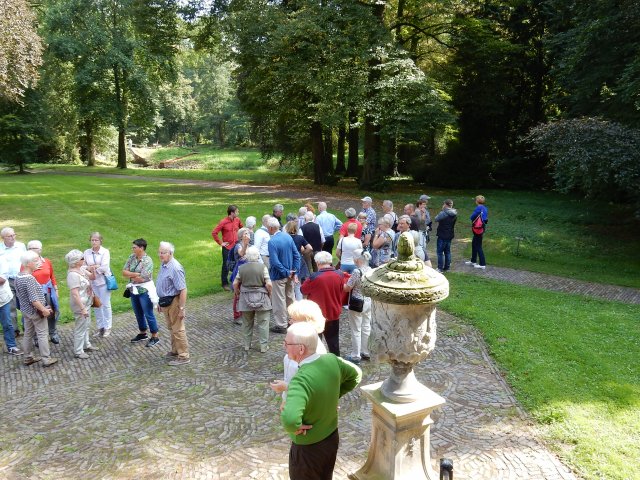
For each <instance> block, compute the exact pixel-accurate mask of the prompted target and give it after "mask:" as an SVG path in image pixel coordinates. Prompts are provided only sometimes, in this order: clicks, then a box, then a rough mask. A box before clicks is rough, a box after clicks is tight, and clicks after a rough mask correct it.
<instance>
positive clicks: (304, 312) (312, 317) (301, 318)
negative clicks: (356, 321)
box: [269, 300, 327, 410]
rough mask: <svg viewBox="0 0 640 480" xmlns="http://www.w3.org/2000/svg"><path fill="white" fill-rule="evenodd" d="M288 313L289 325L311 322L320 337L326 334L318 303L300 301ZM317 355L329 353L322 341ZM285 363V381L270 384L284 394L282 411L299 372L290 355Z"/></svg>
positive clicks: (273, 388) (292, 305) (277, 391)
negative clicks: (290, 387) (288, 392)
mask: <svg viewBox="0 0 640 480" xmlns="http://www.w3.org/2000/svg"><path fill="white" fill-rule="evenodd" d="M287 313H288V314H289V317H290V319H289V323H296V322H309V323H312V324H313V325H314V326H315V327H316V331H317V332H318V335H320V334H321V333H322V332H324V323H325V318H324V315H322V310H320V307H319V306H318V304H317V303H316V302H313V301H311V300H299V301H297V302H293V303H292V304H291V305H289V308H287ZM316 353H318V354H320V355H322V354H323V353H327V348H326V347H325V345H324V343H322V341H321V340H320V339H318V348H317V349H316ZM283 363H284V380H274V381H273V382H271V383H270V384H269V386H270V387H271V389H272V390H273V391H274V392H276V393H282V404H281V405H280V410H282V409H283V408H284V402H285V401H286V399H287V389H288V388H289V382H290V381H291V379H292V378H293V376H294V375H295V374H296V372H297V371H298V362H295V361H294V360H291V359H290V358H289V355H287V354H285V355H284V359H283Z"/></svg>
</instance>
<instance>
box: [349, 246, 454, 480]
mask: <svg viewBox="0 0 640 480" xmlns="http://www.w3.org/2000/svg"><path fill="white" fill-rule="evenodd" d="M363 291H364V294H365V295H367V296H369V297H371V299H372V325H371V327H372V328H371V338H370V340H369V347H370V350H371V353H372V355H373V356H374V357H375V359H376V360H378V361H382V362H388V363H390V364H391V373H390V375H389V378H387V379H386V380H385V381H384V382H378V383H375V384H372V385H365V386H363V387H362V388H361V390H362V392H363V393H364V395H365V396H366V397H367V398H368V400H369V401H370V402H371V404H372V408H373V411H372V429H371V443H370V445H369V453H368V456H367V461H366V462H365V464H364V465H363V466H362V467H361V468H360V469H359V470H358V471H356V472H353V473H351V474H349V478H350V479H351V480H400V479H402V480H436V479H437V474H436V472H435V470H434V469H433V467H432V464H431V454H430V450H431V445H430V444H431V425H432V424H433V421H432V420H431V412H432V411H433V410H434V409H435V408H437V407H440V406H441V405H443V404H444V403H445V400H444V398H442V397H441V396H440V395H438V394H437V393H435V392H433V391H432V390H430V389H429V388H427V387H426V386H425V385H422V384H421V383H420V382H418V380H417V379H416V376H415V374H414V372H413V368H414V366H415V364H416V363H418V362H419V361H421V360H424V359H425V358H427V357H428V356H429V354H430V353H431V352H432V351H433V349H434V348H435V343H436V304H437V303H438V302H440V301H442V300H444V299H445V298H447V296H448V295H449V282H448V281H447V279H446V278H445V277H444V276H443V275H442V274H440V273H438V272H436V271H435V270H434V269H432V268H430V267H427V266H425V265H424V263H423V262H422V261H421V260H420V259H418V258H417V257H416V256H415V255H414V245H413V237H412V236H411V235H410V234H409V233H402V235H401V236H400V239H399V240H398V258H397V260H393V261H391V262H389V263H388V264H386V265H384V266H382V267H380V268H377V269H375V270H373V271H372V272H370V273H369V274H368V275H366V276H365V277H364V280H363Z"/></svg>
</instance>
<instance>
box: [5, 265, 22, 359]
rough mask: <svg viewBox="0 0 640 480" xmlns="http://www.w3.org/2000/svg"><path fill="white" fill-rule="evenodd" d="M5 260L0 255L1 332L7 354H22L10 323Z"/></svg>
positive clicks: (8, 289) (8, 288) (9, 297)
mask: <svg viewBox="0 0 640 480" xmlns="http://www.w3.org/2000/svg"><path fill="white" fill-rule="evenodd" d="M6 271H7V262H6V261H5V259H4V258H3V257H0V325H2V333H3V335H4V346H5V347H6V348H7V353H8V354H9V355H22V350H20V348H19V347H18V345H17V343H16V337H15V331H14V329H13V325H12V324H11V301H12V300H13V293H11V288H10V287H9V281H8V280H7V277H8V276H9V275H7V273H6Z"/></svg>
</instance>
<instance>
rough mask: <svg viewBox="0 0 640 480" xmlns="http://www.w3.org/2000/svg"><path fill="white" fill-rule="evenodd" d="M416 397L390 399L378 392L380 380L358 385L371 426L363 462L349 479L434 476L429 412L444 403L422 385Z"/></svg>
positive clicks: (432, 479)
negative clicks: (369, 409)
mask: <svg viewBox="0 0 640 480" xmlns="http://www.w3.org/2000/svg"><path fill="white" fill-rule="evenodd" d="M421 390H422V395H421V398H420V399H419V400H416V401H413V402H411V403H392V402H389V401H388V400H387V398H386V397H385V396H384V395H383V393H382V382H380V383H375V384H373V385H367V386H365V387H362V391H363V392H364V393H365V395H366V396H367V398H368V399H369V401H370V402H371V404H372V405H373V429H372V432H371V445H370V447H369V456H368V457H367V461H366V462H365V464H364V465H363V466H362V468H360V470H358V471H357V472H355V473H352V474H350V475H349V478H350V479H351V480H389V479H396V480H397V479H406V480H436V479H437V478H438V476H437V474H436V472H435V471H434V470H433V468H432V467H431V458H430V453H429V452H430V441H431V432H430V430H431V424H432V423H433V421H432V420H431V412H432V411H433V410H434V409H435V408H437V407H439V406H441V405H443V404H444V403H445V400H444V398H442V397H441V396H440V395H438V394H437V393H435V392H433V391H431V390H429V389H428V388H426V387H423V388H422V389H421Z"/></svg>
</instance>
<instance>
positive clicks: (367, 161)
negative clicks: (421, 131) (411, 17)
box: [359, 2, 385, 188]
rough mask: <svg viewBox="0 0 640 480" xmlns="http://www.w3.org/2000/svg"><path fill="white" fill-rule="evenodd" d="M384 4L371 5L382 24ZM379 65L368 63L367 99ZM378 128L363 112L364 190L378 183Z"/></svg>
mask: <svg viewBox="0 0 640 480" xmlns="http://www.w3.org/2000/svg"><path fill="white" fill-rule="evenodd" d="M384 7H385V4H384V3H382V2H380V3H375V4H374V5H372V9H373V15H374V16H375V17H376V18H377V19H378V21H379V22H380V24H383V17H384ZM378 65H380V60H378V59H377V58H372V59H371V60H370V61H369V78H368V83H369V88H370V90H369V99H374V100H375V96H376V92H375V91H374V90H373V85H374V84H375V83H376V81H377V80H378V79H379V78H380V71H379V70H378V69H377V68H376V67H377V66H378ZM380 159H381V155H380V126H379V125H375V124H374V123H373V118H372V116H371V115H370V114H369V113H368V112H365V116H364V166H363V169H362V176H361V177H360V182H359V183H360V187H361V188H364V187H367V186H369V185H371V184H372V183H375V182H376V181H378V177H379V175H380V167H381V164H380Z"/></svg>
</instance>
